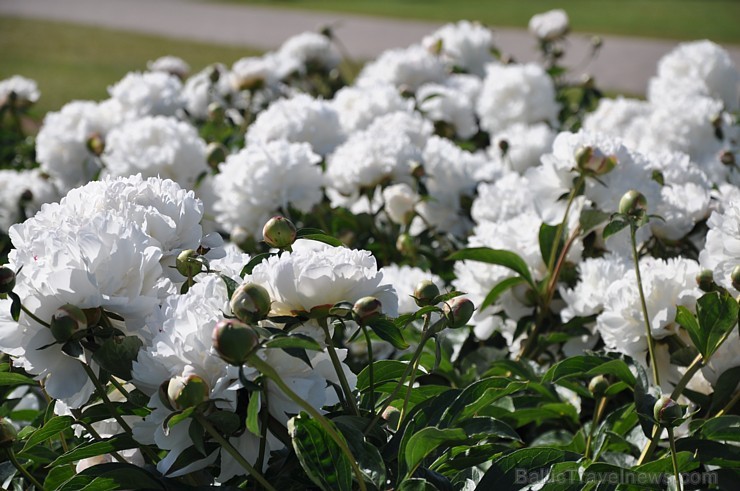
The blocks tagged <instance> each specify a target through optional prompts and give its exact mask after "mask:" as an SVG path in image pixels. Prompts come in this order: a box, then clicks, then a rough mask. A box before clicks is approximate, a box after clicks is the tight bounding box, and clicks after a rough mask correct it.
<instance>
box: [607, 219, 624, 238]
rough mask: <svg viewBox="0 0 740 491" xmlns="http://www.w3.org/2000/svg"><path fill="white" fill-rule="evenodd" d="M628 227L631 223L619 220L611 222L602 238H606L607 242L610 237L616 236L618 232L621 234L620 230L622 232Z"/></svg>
mask: <svg viewBox="0 0 740 491" xmlns="http://www.w3.org/2000/svg"><path fill="white" fill-rule="evenodd" d="M628 225H629V222H628V221H626V220H619V219H616V220H612V221H611V222H609V224H608V225H607V226H606V227H604V232H603V233H602V237H603V238H604V240H606V239H607V238H608V237H610V236H612V235H614V234H616V233H617V232H619V231H620V230H622V229H623V228H625V227H626V226H628Z"/></svg>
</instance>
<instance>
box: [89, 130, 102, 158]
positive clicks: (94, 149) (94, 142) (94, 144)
mask: <svg viewBox="0 0 740 491" xmlns="http://www.w3.org/2000/svg"><path fill="white" fill-rule="evenodd" d="M86 146H87V149H88V150H89V151H90V153H92V154H93V155H97V156H98V157H100V156H101V155H103V151H104V150H105V141H103V137H102V136H100V133H93V134H92V135H90V138H88V139H87V142H86Z"/></svg>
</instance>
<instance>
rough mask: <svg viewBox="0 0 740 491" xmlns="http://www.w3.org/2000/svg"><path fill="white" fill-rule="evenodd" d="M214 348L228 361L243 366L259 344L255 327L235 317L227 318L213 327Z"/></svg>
mask: <svg viewBox="0 0 740 491" xmlns="http://www.w3.org/2000/svg"><path fill="white" fill-rule="evenodd" d="M212 338H213V348H214V349H215V350H216V353H218V356H220V357H221V359H222V360H224V361H225V362H226V363H229V364H231V365H234V366H241V365H243V364H244V362H246V361H247V358H248V357H249V355H251V354H252V352H253V351H254V349H255V348H256V347H257V345H259V336H258V335H257V333H256V332H255V330H254V329H252V328H251V327H249V326H248V325H246V324H244V323H243V322H240V321H238V320H234V319H225V320H222V321H220V322H218V324H216V327H214V328H213V336H212Z"/></svg>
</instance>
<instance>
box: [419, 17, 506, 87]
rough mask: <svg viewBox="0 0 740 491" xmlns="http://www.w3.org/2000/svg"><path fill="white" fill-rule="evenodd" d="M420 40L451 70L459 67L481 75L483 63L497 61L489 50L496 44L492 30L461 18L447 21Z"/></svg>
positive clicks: (483, 73) (483, 70)
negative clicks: (449, 22) (451, 21)
mask: <svg viewBox="0 0 740 491" xmlns="http://www.w3.org/2000/svg"><path fill="white" fill-rule="evenodd" d="M421 44H422V46H424V48H426V49H427V50H428V51H430V52H432V53H435V54H439V56H440V57H441V58H442V59H443V60H444V61H445V62H446V63H447V65H448V68H449V69H450V71H451V70H452V68H459V69H462V70H465V71H466V72H468V73H472V74H474V75H477V76H478V77H483V76H485V74H486V69H485V67H486V65H487V64H489V63H492V62H495V61H496V60H495V58H494V57H493V53H492V51H493V50H494V48H495V46H494V43H493V33H492V32H491V30H490V29H488V28H487V27H485V26H482V25H481V24H478V23H475V22H469V21H466V20H461V21H459V22H458V23H456V24H446V25H445V26H443V27H441V28H439V29H438V30H437V31H435V32H434V33H432V34H430V35H429V36H426V37H425V38H424V39H423V40H422V42H421Z"/></svg>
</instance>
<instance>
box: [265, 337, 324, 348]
mask: <svg viewBox="0 0 740 491" xmlns="http://www.w3.org/2000/svg"><path fill="white" fill-rule="evenodd" d="M264 347H265V348H280V349H289V348H292V349H307V350H312V351H321V350H322V347H321V345H320V344H319V343H318V341H316V340H315V339H314V338H312V337H309V336H306V335H305V334H298V333H293V334H288V335H278V336H275V337H273V338H272V339H269V340H267V341H266V342H265V343H264Z"/></svg>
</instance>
